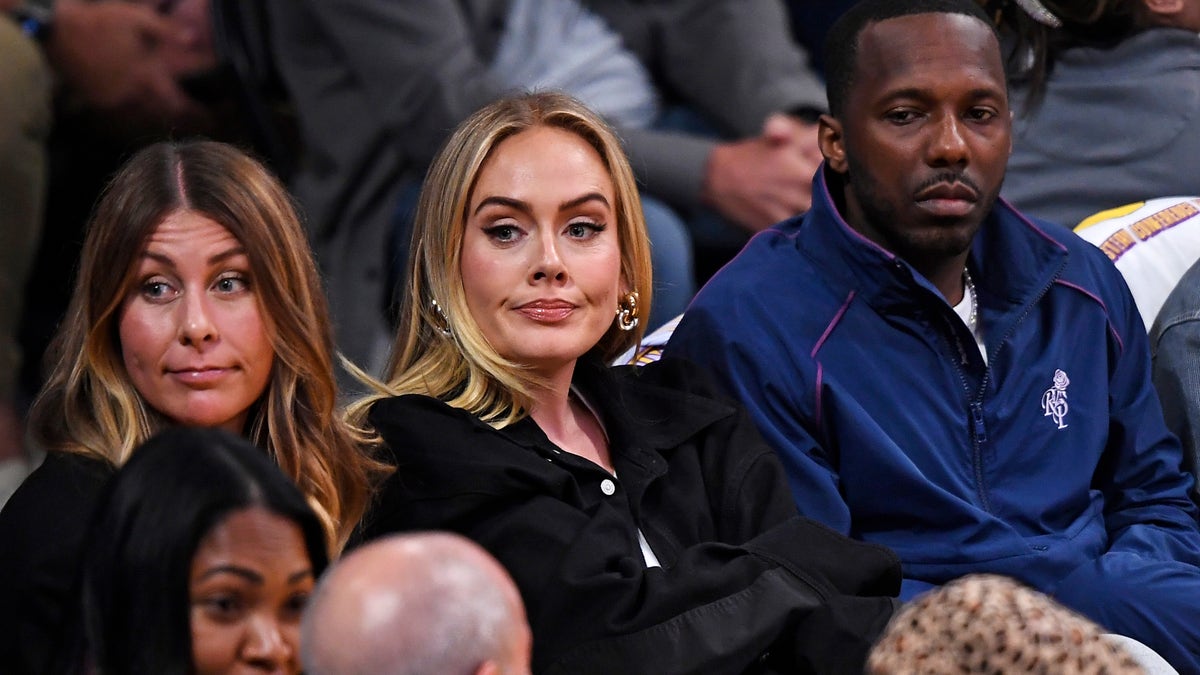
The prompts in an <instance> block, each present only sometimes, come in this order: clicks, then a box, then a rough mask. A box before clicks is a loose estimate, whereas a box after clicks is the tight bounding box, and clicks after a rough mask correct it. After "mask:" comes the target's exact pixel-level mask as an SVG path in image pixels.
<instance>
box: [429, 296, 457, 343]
mask: <svg viewBox="0 0 1200 675" xmlns="http://www.w3.org/2000/svg"><path fill="white" fill-rule="evenodd" d="M429 304H430V305H431V306H432V307H433V312H434V314H437V315H438V317H440V318H441V320H442V325H440V326H439V325H437V322H433V327H434V328H435V329H437V332H439V333H441V334H442V336H443V337H450V336H451V335H453V334H454V333H453V332H452V331H451V330H450V319H449V318H448V317H447V316H446V313H445V312H444V311H442V306H441V305H439V304H438V301H437V300H430V301H429Z"/></svg>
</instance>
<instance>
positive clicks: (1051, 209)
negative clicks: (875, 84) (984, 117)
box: [981, 0, 1200, 227]
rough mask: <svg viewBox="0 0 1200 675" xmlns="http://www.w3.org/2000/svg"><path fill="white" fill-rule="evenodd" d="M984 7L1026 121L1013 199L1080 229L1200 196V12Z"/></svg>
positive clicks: (1183, 0) (1016, 4) (1159, 0)
mask: <svg viewBox="0 0 1200 675" xmlns="http://www.w3.org/2000/svg"><path fill="white" fill-rule="evenodd" d="M981 2H982V3H983V4H984V6H985V8H987V9H988V10H989V12H990V13H991V14H992V16H993V17H994V18H995V19H996V21H997V23H998V24H999V27H1000V31H1001V34H1002V36H1003V37H1004V38H1005V40H1006V45H1007V48H1008V55H1007V56H1008V63H1007V70H1008V71H1009V80H1010V83H1011V85H1012V104H1013V105H1012V109H1013V110H1014V111H1016V117H1015V118H1014V120H1013V152H1012V157H1011V159H1010V160H1009V164H1008V173H1007V176H1006V178H1005V181H1004V189H1003V191H1002V192H1001V195H1002V196H1003V197H1005V198H1006V199H1008V200H1009V201H1011V202H1012V203H1013V204H1014V205H1015V206H1017V207H1018V208H1019V209H1021V210H1023V211H1026V212H1028V213H1030V214H1032V215H1035V216H1039V217H1041V218H1045V219H1047V220H1050V221H1054V222H1057V223H1059V224H1061V225H1065V226H1067V227H1075V226H1076V225H1077V224H1079V222H1080V221H1082V220H1083V219H1084V218H1087V217H1088V216H1090V215H1092V214H1094V213H1097V212H1099V211H1103V210H1105V209H1111V208H1114V207H1118V206H1124V205H1126V204H1132V203H1134V202H1140V201H1145V200H1147V199H1153V198H1156V197H1167V196H1172V195H1195V194H1200V178H1198V176H1200V96H1197V91H1200V35H1197V32H1198V31H1200V3H1198V2H1196V1H1195V0H986V1H985V0H981Z"/></svg>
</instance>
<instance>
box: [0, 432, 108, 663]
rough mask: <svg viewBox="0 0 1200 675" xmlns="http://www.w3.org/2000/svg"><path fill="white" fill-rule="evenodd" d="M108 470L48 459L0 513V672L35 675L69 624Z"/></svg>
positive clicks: (78, 460) (75, 458) (92, 463)
mask: <svg viewBox="0 0 1200 675" xmlns="http://www.w3.org/2000/svg"><path fill="white" fill-rule="evenodd" d="M112 474H113V468H112V467H111V466H110V465H109V464H107V463H105V462H103V461H100V460H97V459H92V458H88V457H84V456H82V455H75V454H69V453H60V452H51V453H48V454H47V455H46V460H45V461H44V462H42V465H41V466H40V467H38V468H37V470H36V471H34V472H33V473H32V474H30V475H29V477H28V478H26V479H25V482H24V483H22V484H21V487H19V488H17V491H16V492H15V493H13V496H12V497H11V498H10V499H9V500H8V503H7V504H5V506H4V510H3V511H0V598H3V601H0V670H3V671H4V672H12V673H41V672H43V671H45V669H46V668H47V667H48V665H49V661H50V656H51V654H52V653H53V652H52V649H53V648H54V644H55V641H56V640H57V639H58V637H59V633H60V631H61V630H62V626H63V624H64V623H65V622H66V620H67V619H68V618H69V617H70V613H69V612H70V610H71V609H72V603H73V602H74V601H75V599H74V597H73V593H74V589H75V582H76V577H77V576H78V573H79V568H80V563H81V560H80V559H81V558H82V556H83V547H84V542H85V539H86V535H87V528H88V525H89V524H90V523H91V520H92V512H93V511H94V510H95V506H96V503H97V501H98V500H99V498H100V494H101V491H102V489H103V488H104V485H105V483H106V482H107V481H108V478H109V477H110V476H111V475H112Z"/></svg>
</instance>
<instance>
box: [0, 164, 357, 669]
mask: <svg viewBox="0 0 1200 675" xmlns="http://www.w3.org/2000/svg"><path fill="white" fill-rule="evenodd" d="M334 358H335V357H334V347H333V337H332V330H331V325H330V321H329V312H328V308H327V306H326V302H325V297H324V294H323V289H322V287H321V281H320V277H319V275H318V272H317V267H316V263H315V262H314V260H313V257H312V254H311V251H310V249H309V245H308V240H307V235H306V233H305V231H304V228H303V227H302V226H301V223H300V220H299V217H298V216H297V213H296V210H295V208H294V207H293V204H292V201H291V198H290V197H289V195H288V193H287V192H286V190H285V189H284V188H283V186H282V185H281V184H280V183H279V181H278V180H277V179H276V178H275V177H274V176H272V175H271V174H270V173H269V172H268V171H267V170H266V169H265V168H264V167H263V166H262V165H261V164H259V163H258V162H257V161H255V160H253V159H252V158H250V157H248V156H247V155H246V154H244V153H243V152H241V151H239V150H237V149H236V148H234V147H232V146H229V145H225V144H222V143H214V142H210V141H192V142H183V143H158V144H155V145H151V146H149V147H147V148H145V149H143V150H141V151H140V152H138V153H137V154H136V155H134V156H133V158H132V159H130V160H129V162H127V163H126V164H125V165H124V166H123V167H122V168H121V170H120V171H119V172H118V173H117V175H116V176H115V177H114V178H113V180H112V182H111V183H110V184H109V186H108V188H107V189H106V191H105V193H104V195H103V196H102V197H101V199H100V201H99V203H98V205H97V207H96V210H95V212H94V214H93V216H92V219H91V222H90V224H89V226H88V232H87V238H86V241H85V242H84V246H83V257H82V260H81V264H80V269H79V274H78V277H77V279H76V286H75V291H74V293H73V295H72V298H71V305H70V309H69V311H68V312H67V315H66V318H65V319H64V320H63V323H62V325H61V326H60V327H59V331H58V335H57V336H56V338H55V341H54V344H53V348H52V350H51V353H50V360H49V365H50V368H51V372H50V375H49V377H48V378H47V381H46V384H45V386H44V387H43V389H42V391H41V393H40V394H39V395H38V398H37V400H36V401H35V402H34V404H33V408H32V410H31V414H30V427H31V429H32V431H33V433H34V435H35V436H36V437H37V438H38V439H39V441H40V444H41V445H42V447H45V448H46V449H47V450H48V451H49V452H48V455H47V458H46V460H45V462H44V463H43V464H42V466H41V467H39V468H38V470H37V471H35V472H34V473H33V474H32V475H30V477H29V478H28V479H26V481H25V483H24V484H23V485H22V486H21V487H20V488H19V489H18V490H17V492H16V493H15V494H14V495H13V497H12V498H11V499H10V500H9V502H8V503H7V504H6V505H5V507H4V511H3V512H2V513H0V541H2V542H4V544H3V546H4V551H3V555H0V597H3V598H4V599H5V601H4V602H3V603H0V663H4V664H15V667H17V668H19V669H21V670H24V671H32V672H36V671H38V670H40V667H41V666H42V665H43V664H44V662H45V658H46V655H47V654H48V650H49V644H48V638H49V636H50V635H51V634H52V631H54V630H56V629H57V626H58V624H59V623H60V621H61V620H62V609H63V607H64V605H65V604H66V603H67V600H68V596H67V593H68V591H69V589H70V584H71V581H72V580H73V579H74V576H75V571H76V569H77V566H78V564H79V559H80V547H81V546H82V540H83V534H84V530H83V528H84V524H85V523H87V522H88V519H89V517H90V515H91V512H92V508H93V506H94V503H95V499H96V496H97V494H98V491H99V489H100V486H101V485H102V484H103V482H104V480H105V479H106V477H107V476H108V475H109V474H111V473H112V472H113V471H114V470H115V469H116V468H118V467H120V466H121V465H122V464H124V463H125V462H126V461H127V460H128V459H129V458H130V457H131V456H132V455H133V454H134V449H135V448H136V447H138V446H139V445H140V444H141V443H142V442H143V441H145V440H146V439H147V438H149V437H150V436H151V435H152V434H154V433H156V432H157V431H159V430H162V429H165V428H167V427H171V426H176V425H182V426H198V427H221V428H225V429H227V430H229V431H231V432H233V433H236V434H239V435H241V436H243V437H245V438H247V439H249V440H250V441H251V442H252V443H253V444H254V445H255V446H257V447H258V448H259V450H260V452H262V453H264V454H265V455H266V456H267V457H269V458H271V459H273V460H274V461H275V463H276V464H278V465H279V467H280V468H281V469H282V470H283V472H284V474H285V475H287V476H288V477H289V478H290V479H292V480H293V481H294V482H295V483H296V484H297V485H298V486H299V487H300V491H301V492H302V493H303V494H304V496H305V498H306V499H307V500H308V503H309V505H310V506H312V507H313V509H314V511H315V512H316V513H317V516H318V517H319V518H320V520H321V523H322V524H323V526H324V528H325V532H326V535H327V539H328V542H329V546H330V550H333V551H336V550H339V549H340V548H341V547H342V546H343V545H344V544H345V542H346V540H347V539H348V538H349V536H350V534H351V531H352V530H353V529H354V527H355V526H356V524H357V523H358V521H359V519H360V518H361V515H362V513H363V511H364V509H365V507H366V504H367V499H368V494H369V492H370V488H371V483H372V480H373V478H374V476H376V475H378V473H379V472H380V470H381V467H380V465H379V464H378V463H376V462H375V461H374V460H373V459H371V458H370V457H369V456H368V455H367V454H366V453H364V451H363V447H364V446H363V445H362V443H361V441H362V440H363V437H362V434H360V433H359V432H358V431H356V430H355V429H354V428H353V427H351V426H350V425H348V424H347V423H346V422H344V421H343V419H342V417H341V415H340V411H339V409H338V405H337V384H336V381H335V378H334Z"/></svg>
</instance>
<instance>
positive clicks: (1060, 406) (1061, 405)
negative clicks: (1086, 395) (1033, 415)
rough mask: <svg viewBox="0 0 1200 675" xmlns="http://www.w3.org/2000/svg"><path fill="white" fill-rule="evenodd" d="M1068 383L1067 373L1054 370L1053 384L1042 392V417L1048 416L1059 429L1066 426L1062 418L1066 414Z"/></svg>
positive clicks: (1069, 382) (1069, 381)
mask: <svg viewBox="0 0 1200 675" xmlns="http://www.w3.org/2000/svg"><path fill="white" fill-rule="evenodd" d="M1068 384H1071V380H1070V378H1068V377H1067V374H1066V373H1064V372H1063V371H1061V370H1055V371H1054V386H1052V387H1050V388H1049V389H1047V390H1046V393H1044V394H1042V417H1049V418H1050V419H1052V420H1054V423H1055V424H1057V425H1058V428H1059V429H1066V428H1067V424H1066V423H1065V422H1064V421H1063V420H1064V419H1065V418H1066V416H1067V385H1068Z"/></svg>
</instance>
